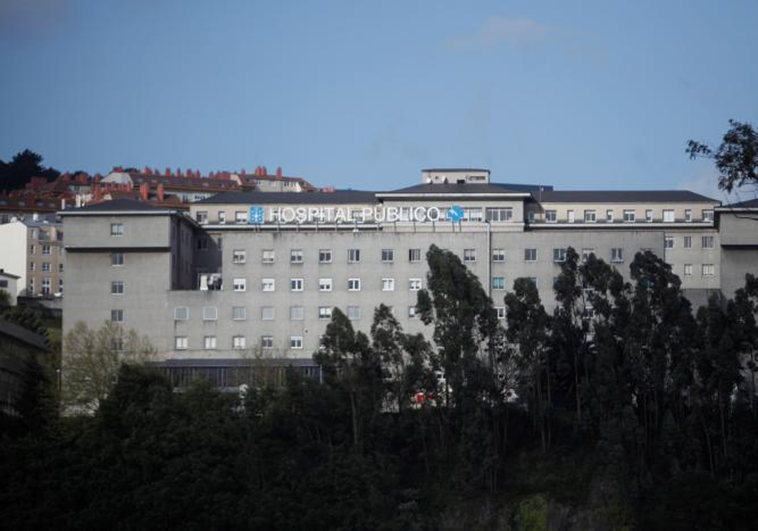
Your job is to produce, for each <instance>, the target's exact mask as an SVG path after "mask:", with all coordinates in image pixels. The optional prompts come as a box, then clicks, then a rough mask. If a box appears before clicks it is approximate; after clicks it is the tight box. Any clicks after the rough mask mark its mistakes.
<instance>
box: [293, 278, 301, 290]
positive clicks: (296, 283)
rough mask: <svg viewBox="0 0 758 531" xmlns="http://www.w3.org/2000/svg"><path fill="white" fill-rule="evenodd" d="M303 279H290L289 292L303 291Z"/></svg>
mask: <svg viewBox="0 0 758 531" xmlns="http://www.w3.org/2000/svg"><path fill="white" fill-rule="evenodd" d="M303 284H304V282H303V279H302V278H291V279H290V291H303Z"/></svg>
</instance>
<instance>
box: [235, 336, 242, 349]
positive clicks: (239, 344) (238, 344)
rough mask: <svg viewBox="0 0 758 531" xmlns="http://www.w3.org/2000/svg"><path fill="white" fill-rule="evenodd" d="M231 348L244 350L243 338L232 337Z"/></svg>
mask: <svg viewBox="0 0 758 531" xmlns="http://www.w3.org/2000/svg"><path fill="white" fill-rule="evenodd" d="M232 348H233V349H234V350H242V349H244V348H245V336H232Z"/></svg>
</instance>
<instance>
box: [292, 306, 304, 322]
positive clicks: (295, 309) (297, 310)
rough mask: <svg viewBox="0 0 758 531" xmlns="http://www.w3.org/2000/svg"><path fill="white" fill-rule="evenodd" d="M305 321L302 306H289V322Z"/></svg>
mask: <svg viewBox="0 0 758 531" xmlns="http://www.w3.org/2000/svg"><path fill="white" fill-rule="evenodd" d="M303 319H305V310H304V309H303V307H302V306H290V321H302V320H303Z"/></svg>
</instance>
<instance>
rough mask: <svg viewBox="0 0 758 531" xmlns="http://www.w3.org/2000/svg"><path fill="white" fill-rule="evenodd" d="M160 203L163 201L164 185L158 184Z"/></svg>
mask: <svg viewBox="0 0 758 531" xmlns="http://www.w3.org/2000/svg"><path fill="white" fill-rule="evenodd" d="M158 201H163V183H159V184H158Z"/></svg>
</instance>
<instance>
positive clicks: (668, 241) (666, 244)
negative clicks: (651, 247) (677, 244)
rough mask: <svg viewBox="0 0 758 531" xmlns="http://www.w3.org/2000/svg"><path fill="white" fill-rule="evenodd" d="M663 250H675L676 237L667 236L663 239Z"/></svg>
mask: <svg viewBox="0 0 758 531" xmlns="http://www.w3.org/2000/svg"><path fill="white" fill-rule="evenodd" d="M663 248H664V249H673V248H674V237H673V236H666V237H665V238H663Z"/></svg>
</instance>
